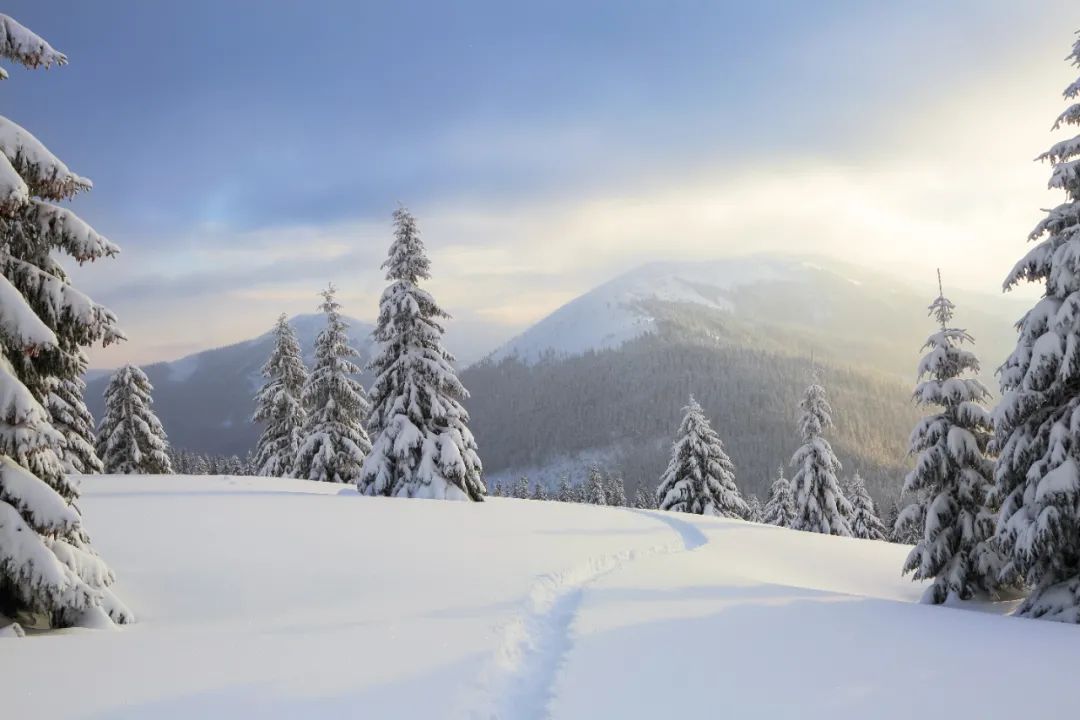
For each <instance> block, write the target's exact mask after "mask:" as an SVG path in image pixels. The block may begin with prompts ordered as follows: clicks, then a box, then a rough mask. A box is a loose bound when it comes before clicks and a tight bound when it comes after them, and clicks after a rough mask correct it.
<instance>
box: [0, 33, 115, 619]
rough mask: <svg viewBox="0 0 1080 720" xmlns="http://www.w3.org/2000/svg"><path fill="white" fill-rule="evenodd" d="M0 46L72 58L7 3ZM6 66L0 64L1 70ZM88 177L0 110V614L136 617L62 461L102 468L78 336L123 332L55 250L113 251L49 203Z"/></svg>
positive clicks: (6, 51)
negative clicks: (85, 398) (84, 393)
mask: <svg viewBox="0 0 1080 720" xmlns="http://www.w3.org/2000/svg"><path fill="white" fill-rule="evenodd" d="M0 58H3V59H6V60H9V61H13V62H16V63H19V64H22V65H24V66H26V67H28V68H38V67H45V68H47V67H50V66H54V65H64V64H66V62H67V58H66V57H65V56H64V55H63V54H62V53H59V52H57V51H56V50H55V49H53V48H52V47H51V46H50V45H49V43H48V42H46V41H45V40H44V39H42V38H41V37H39V36H38V35H36V34H34V33H33V32H31V31H30V30H28V29H27V28H25V27H23V26H22V25H20V24H19V23H17V22H16V21H15V20H13V19H12V18H10V17H8V16H6V15H0ZM6 78H7V73H6V72H5V71H4V70H3V69H0V81H2V80H4V79H6ZM90 187H91V183H90V181H89V180H87V179H85V178H82V177H80V176H78V175H76V174H75V173H73V172H71V170H69V169H68V167H67V166H66V165H65V164H64V163H63V162H61V161H60V160H59V159H58V158H57V157H56V156H54V155H53V154H52V153H51V152H49V150H48V149H46V148H45V146H44V145H42V144H41V143H40V142H39V141H38V140H37V138H35V137H34V136H33V135H31V134H30V133H29V132H27V131H26V130H25V129H23V128H22V127H20V126H18V125H16V124H15V123H14V122H12V121H10V120H8V119H7V118H6V117H0V625H3V624H6V623H5V622H4V621H3V620H4V618H7V619H10V620H18V621H20V622H21V623H23V624H30V625H38V626H44V625H48V626H52V627H63V626H69V625H73V624H80V623H87V624H98V623H99V621H100V620H101V619H103V618H111V619H112V620H113V621H115V622H127V621H129V620H131V619H132V616H131V614H130V612H129V611H127V610H126V608H124V607H123V605H122V604H121V603H120V602H119V600H117V599H116V597H115V596H114V595H113V593H112V590H111V588H110V585H112V583H113V579H114V578H113V574H112V571H111V570H109V568H108V566H107V565H106V564H105V562H104V561H103V560H102V559H101V558H100V557H99V556H98V555H97V554H96V553H95V552H94V550H93V548H92V547H91V545H90V540H89V537H88V535H87V533H86V530H85V528H84V527H83V524H82V517H81V515H80V513H79V511H78V509H77V508H76V506H75V502H76V501H77V499H78V495H79V488H78V484H77V482H76V481H75V480H74V479H73V478H71V477H69V476H68V475H67V474H66V472H65V471H67V470H84V471H94V470H96V469H97V467H96V463H95V462H94V461H93V453H92V452H88V448H87V447H86V445H85V444H84V443H85V441H86V440H87V439H88V438H87V435H86V434H85V433H84V427H83V426H82V425H81V423H82V422H84V421H85V419H86V417H87V416H88V415H86V414H84V411H85V405H84V404H83V402H82V397H81V389H82V386H81V385H80V384H79V383H78V382H77V380H78V378H79V376H80V375H81V374H82V371H83V370H85V363H86V360H85V354H84V352H83V348H85V347H88V346H89V345H91V344H93V343H96V342H103V343H108V342H112V341H113V340H117V339H119V338H120V337H121V335H120V332H119V331H118V330H117V329H116V326H115V318H114V317H113V315H112V313H110V312H109V311H108V310H106V309H105V308H103V307H101V306H100V305H97V304H96V303H94V302H93V301H92V300H90V299H89V298H88V297H86V296H85V295H83V294H82V293H80V292H79V291H78V290H76V289H75V288H74V286H73V285H72V284H71V281H70V279H69V278H68V276H67V274H66V273H65V271H64V270H63V268H62V266H61V265H60V262H59V261H58V260H57V259H56V256H57V255H60V254H63V255H68V256H71V257H72V258H74V259H75V260H76V261H77V262H84V261H92V260H96V259H99V258H105V257H109V256H112V255H115V254H116V252H117V248H116V246H114V245H113V244H112V243H110V242H109V241H108V240H106V239H105V238H103V237H102V236H101V235H99V234H98V233H97V232H95V231H94V230H93V229H92V228H91V227H90V226H89V225H87V224H86V223H85V222H83V221H82V220H81V219H80V218H79V217H77V216H76V215H75V214H74V213H73V212H71V210H69V209H67V208H65V207H61V206H59V205H57V204H55V203H57V202H62V201H64V200H67V199H70V198H71V197H72V196H74V195H75V194H77V193H78V192H80V191H84V190H89V189H90ZM65 405H66V407H65ZM68 410H70V411H71V412H67V411H68ZM69 436H70V440H69ZM80 441H82V442H80ZM80 466H81V467H80ZM106 621H107V620H106Z"/></svg>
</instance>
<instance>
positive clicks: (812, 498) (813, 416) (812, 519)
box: [789, 377, 851, 536]
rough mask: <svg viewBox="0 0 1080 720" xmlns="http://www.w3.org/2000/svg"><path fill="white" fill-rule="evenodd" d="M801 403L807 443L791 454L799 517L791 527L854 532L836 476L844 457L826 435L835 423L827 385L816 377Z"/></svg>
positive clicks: (801, 426)
mask: <svg viewBox="0 0 1080 720" xmlns="http://www.w3.org/2000/svg"><path fill="white" fill-rule="evenodd" d="M799 407H800V408H801V409H802V417H801V418H800V420H799V433H800V435H801V437H802V442H803V444H802V445H801V446H800V447H799V449H798V450H796V451H795V454H794V455H793V456H792V458H791V467H792V468H794V469H795V476H794V477H793V478H792V480H791V483H792V486H793V489H794V493H795V517H794V518H792V521H791V524H790V525H789V527H791V528H794V529H795V530H806V531H808V532H818V533H825V534H826V535H842V536H850V535H851V528H850V527H849V526H848V524H847V521H846V520H845V516H847V515H849V514H850V513H851V505H850V503H848V501H847V498H845V497H844V493H843V490H842V489H841V488H840V482H839V480H838V479H837V477H836V474H837V473H838V472H840V461H839V460H837V459H836V455H835V454H833V449H832V446H831V445H830V444H829V441H828V440H826V439H825V435H824V433H825V431H826V430H828V429H829V428H831V427H832V408H830V407H829V402H828V400H826V399H825V388H824V387H822V386H821V384H820V383H819V382H818V380H817V378H816V377H815V378H814V381H813V382H811V383H810V386H809V387H807V388H806V395H805V397H804V398H803V399H802V401H801V402H800V403H799Z"/></svg>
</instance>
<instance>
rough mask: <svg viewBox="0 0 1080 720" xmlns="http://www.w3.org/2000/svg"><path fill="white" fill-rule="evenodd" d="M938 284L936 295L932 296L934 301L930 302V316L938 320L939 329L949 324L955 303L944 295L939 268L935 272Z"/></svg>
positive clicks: (954, 310)
mask: <svg viewBox="0 0 1080 720" xmlns="http://www.w3.org/2000/svg"><path fill="white" fill-rule="evenodd" d="M937 284H938V296H937V297H936V298H934V302H932V303H930V316H931V317H932V318H934V319H935V320H937V321H938V324H940V325H941V329H942V330H944V329H945V328H946V327H948V325H949V321H950V320H952V319H953V314H954V313H955V312H956V305H954V304H953V303H952V301H951V300H949V298H947V297H945V290H944V289H943V288H942V285H941V270H940V269H939V270H938V273H937Z"/></svg>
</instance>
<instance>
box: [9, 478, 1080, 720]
mask: <svg viewBox="0 0 1080 720" xmlns="http://www.w3.org/2000/svg"><path fill="white" fill-rule="evenodd" d="M83 487H84V492H85V495H84V499H83V501H82V503H81V504H82V508H83V511H84V514H85V516H86V520H87V525H88V527H89V529H90V531H91V532H92V533H93V538H94V541H95V546H96V547H98V548H99V550H100V551H101V552H102V553H103V554H104V555H105V556H106V557H108V558H109V559H110V561H111V562H112V563H113V566H114V568H115V569H116V572H117V574H118V577H119V587H118V592H119V593H121V595H122V596H123V597H124V599H125V600H126V601H127V603H128V604H129V605H130V606H131V608H132V609H133V610H134V611H135V613H136V614H137V616H138V619H139V622H138V623H136V624H135V625H131V626H127V627H123V628H120V629H117V630H111V631H92V630H68V631H61V632H57V633H54V634H50V635H32V636H29V637H26V638H3V639H0V677H3V678H4V690H5V703H6V705H5V710H9V711H10V712H11V716H12V717H35V718H95V719H96V718H147V717H153V718H155V719H158V718H185V719H187V718H193V717H198V718H240V717H259V718H269V719H271V720H276V719H279V718H301V717H302V718H317V719H318V718H353V717H358V718H380V719H383V718H453V719H455V720H458V719H460V718H469V719H470V720H474V719H480V718H482V719H483V720H490V719H491V718H499V719H500V720H532V719H536V718H553V719H558V720H562V719H564V718H593V719H595V718H607V717H619V718H650V720H652V719H653V718H656V717H703V716H714V715H717V714H725V715H729V716H731V717H739V718H753V717H763V718H764V717H769V718H775V717H792V718H794V717H799V718H817V717H821V718H825V717H828V718H830V720H835V719H836V718H848V717H850V718H865V717H874V718H892V717H895V718H900V717H911V716H913V715H918V716H919V717H924V718H945V717H979V718H999V717H1000V718H1005V717H1010V718H1011V717H1017V716H1026V715H1031V714H1038V715H1043V716H1046V715H1049V716H1053V715H1054V713H1055V712H1060V711H1061V710H1062V708H1065V707H1068V705H1067V703H1072V700H1073V698H1072V695H1073V693H1074V690H1073V688H1074V684H1073V682H1072V680H1073V678H1072V673H1073V669H1074V668H1075V667H1076V666H1077V662H1078V661H1080V628H1076V627H1073V626H1066V625H1061V624H1057V623H1044V622H1036V621H1027V620H1020V619H1015V618H1004V617H999V616H997V615H996V613H1001V612H1004V611H1005V610H1007V609H1008V608H1007V607H995V606H987V607H980V608H978V609H981V610H986V611H987V612H971V611H970V610H966V609H965V610H957V609H953V608H941V607H927V606H922V605H917V604H914V602H915V600H916V599H917V598H918V597H919V595H920V594H921V592H922V587H923V586H922V585H921V584H917V583H910V582H908V581H907V580H904V579H902V578H901V577H900V576H899V568H900V566H901V564H902V562H903V559H904V556H905V554H906V552H907V548H906V547H903V546H897V545H890V544H887V543H881V542H873V541H863V540H855V539H850V538H833V537H825V536H820V535H816V534H810V533H797V532H793V531H788V530H782V529H778V528H773V527H770V526H763V525H755V524H750V523H745V522H742V521H738V520H720V519H712V518H701V517H696V516H690V515H683V514H678V513H662V512H655V511H638V510H630V509H623V508H598V507H592V506H585V505H574V504H565V503H543V502H536V501H522V500H509V499H492V500H489V501H488V502H485V503H448V502H440V501H425V500H402V499H390V498H369V497H362V496H359V495H358V494H356V493H355V491H354V490H352V489H351V488H349V487H345V488H342V487H341V486H335V485H331V484H326V483H310V482H305V481H297V480H280V479H268V478H247V477H245V478H229V477H207V476H164V477H150V476H132V477H111V476H101V477H87V478H85V479H84V482H83ZM1006 655H1007V656H1008V657H1012V658H1018V657H1019V658H1024V659H1025V660H1024V662H1023V663H1012V664H1011V667H1012V668H1013V669H1012V670H1011V671H1010V673H1011V674H1010V687H1013V688H1016V689H1017V691H1015V692H1014V691H1006V689H1005V688H1003V687H1001V684H1000V683H999V682H997V681H996V680H995V678H997V677H999V676H1000V668H1001V664H1002V662H1004V660H1005V656H1006ZM56 677H63V678H64V691H63V692H57V690H56V684H55V678H56ZM1036 686H1037V687H1038V688H1039V689H1040V692H1038V693H1032V692H1029V691H1028V689H1031V688H1034V687H1036ZM916 687H919V688H920V689H921V691H926V692H928V693H929V695H924V696H922V697H929V698H932V700H931V701H926V700H920V699H917V696H916V694H915V692H914V690H915V688H916ZM1020 690H1023V691H1022V692H1021V691H1020ZM5 715H6V713H5Z"/></svg>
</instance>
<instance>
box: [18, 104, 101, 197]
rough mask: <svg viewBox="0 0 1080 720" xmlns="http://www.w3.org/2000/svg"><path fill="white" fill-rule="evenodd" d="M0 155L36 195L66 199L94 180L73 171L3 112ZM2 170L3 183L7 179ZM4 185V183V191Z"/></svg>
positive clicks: (89, 185) (88, 186) (91, 184)
mask: <svg viewBox="0 0 1080 720" xmlns="http://www.w3.org/2000/svg"><path fill="white" fill-rule="evenodd" d="M0 154H2V155H3V156H4V157H6V158H7V161H8V162H9V163H10V164H11V167H13V168H14V169H15V171H16V172H17V173H18V174H19V176H20V177H21V178H22V179H23V181H25V182H26V184H27V185H28V186H29V188H30V190H31V191H32V192H33V194H34V195H37V196H39V197H43V198H46V199H48V200H64V199H67V198H70V197H71V196H73V195H75V194H76V193H78V192H81V191H83V190H89V189H90V188H91V187H93V183H92V182H90V180H89V179H87V178H84V177H81V176H79V175H76V174H75V173H73V172H72V171H71V170H70V169H69V168H68V166H67V165H65V164H64V163H63V162H61V160H60V159H59V158H58V157H56V156H55V155H53V154H52V153H51V152H49V149H48V148H46V147H45V146H44V145H43V144H42V143H41V141H40V140H38V139H37V138H36V137H34V136H33V135H32V134H31V133H30V132H29V131H28V130H26V129H25V128H23V127H21V126H20V125H18V124H17V123H14V122H12V121H11V120H9V119H8V118H6V117H4V116H2V115H0ZM2 172H3V171H0V182H3V174H2ZM2 190H3V185H0V192H2Z"/></svg>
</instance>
